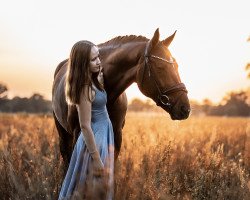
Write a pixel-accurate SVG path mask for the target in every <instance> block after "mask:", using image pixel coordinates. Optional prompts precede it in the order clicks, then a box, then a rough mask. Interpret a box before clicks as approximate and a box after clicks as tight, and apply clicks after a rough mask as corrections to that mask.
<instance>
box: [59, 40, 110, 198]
mask: <svg viewBox="0 0 250 200" xmlns="http://www.w3.org/2000/svg"><path fill="white" fill-rule="evenodd" d="M65 88H66V89H65V94H66V99H67V102H68V104H74V105H76V107H77V111H78V117H79V123H80V127H81V132H80V135H79V137H78V139H77V142H76V144H75V147H74V150H73V153H72V156H71V160H70V164H69V168H68V171H67V173H66V176H65V179H64V181H63V184H62V188H61V191H60V194H59V199H112V198H113V173H114V172H113V171H114V136H113V128H112V124H111V121H110V119H109V116H108V112H107V109H106V102H107V95H106V92H105V91H104V87H103V76H102V70H101V62H100V59H99V51H98V47H97V46H96V45H94V44H93V43H91V42H89V41H79V42H77V43H76V44H75V45H74V46H73V47H72V49H71V52H70V57H69V61H68V69H67V77H66V87H65Z"/></svg>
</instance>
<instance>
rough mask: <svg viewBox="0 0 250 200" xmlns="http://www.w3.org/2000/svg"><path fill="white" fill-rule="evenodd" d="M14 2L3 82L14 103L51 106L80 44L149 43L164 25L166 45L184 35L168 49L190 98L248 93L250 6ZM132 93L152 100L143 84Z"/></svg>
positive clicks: (2, 15) (0, 13) (242, 2)
mask: <svg viewBox="0 0 250 200" xmlns="http://www.w3.org/2000/svg"><path fill="white" fill-rule="evenodd" d="M14 2H15V7H13V1H10V2H4V4H3V6H2V7H1V8H0V25H1V27H2V32H1V33H0V44H1V45H0V56H1V57H0V74H1V76H0V82H2V83H4V84H6V85H7V86H8V89H9V90H8V96H9V97H10V98H12V97H14V96H20V97H30V96H31V95H32V94H34V93H39V94H41V95H43V96H44V97H45V99H48V100H51V87H52V82H53V74H54V70H55V68H56V66H57V64H59V63H60V62H61V61H62V60H64V59H65V58H67V57H68V55H69V51H70V49H71V47H72V46H73V44H74V43H75V42H76V41H78V40H82V39H88V40H90V41H93V42H94V43H96V44H98V43H102V42H105V41H107V40H109V39H111V38H113V37H116V36H119V35H143V36H146V37H147V38H149V39H150V38H151V37H152V36H153V33H154V31H155V30H156V28H158V27H159V29H160V38H161V39H164V38H166V37H168V36H169V35H171V34H172V33H173V32H174V31H175V30H177V34H176V36H175V39H174V40H173V42H172V44H171V45H170V47H169V49H170V51H171V53H172V55H173V56H174V57H175V58H176V60H177V62H178V64H179V73H180V76H181V79H182V81H183V82H184V83H185V85H186V86H187V89H188V90H189V98H190V99H191V100H196V101H202V100H203V99H210V100H211V101H212V102H213V103H218V102H219V101H221V100H222V98H223V97H224V96H225V95H226V94H227V93H229V92H230V91H238V90H243V89H246V88H249V80H248V79H247V72H246V71H245V66H246V64H247V63H248V62H250V48H249V44H250V43H249V41H247V40H248V39H249V36H250V29H249V26H248V23H249V22H248V20H249V19H250V13H249V12H248V8H249V7H250V2H249V1H246V0H239V1H237V2H228V1H226V0H223V1H220V2H217V1H215V0H213V1H206V2H199V1H198V0H192V1H189V2H181V1H175V2H172V1H157V2H158V4H157V3H156V1H154V2H144V1H142V0H137V1H131V0H130V1H127V2H122V1H119V2H117V1H114V0H108V1H105V2H102V1H100V2H99V6H98V4H96V2H81V1H71V3H68V2H64V1H53V2H50V1H40V2H33V1H31V0H25V1H22V2H19V1H14ZM85 7H88V8H93V10H91V9H84V8H85ZM58 8H60V9H58ZM121 8H123V9H121ZM140 8H143V9H140ZM165 8H170V9H165ZM104 9H106V11H105V13H104V14H102V13H103V10H104ZM10 10H11V12H10ZM127 10H129V14H128V13H127ZM145 13H150V15H149V14H145ZM232 13H234V14H233V15H232ZM114 16H117V17H114ZM100 30H101V34H100V33H99V32H100ZM13 58H14V59H13ZM20 77H21V78H20ZM126 93H127V96H128V100H129V101H130V100H132V99H133V98H139V99H142V100H146V99H147V98H146V97H145V96H143V95H142V93H141V92H140V91H139V90H138V88H137V86H136V84H132V85H131V86H130V87H129V88H128V89H127V90H126Z"/></svg>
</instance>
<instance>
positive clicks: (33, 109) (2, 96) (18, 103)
mask: <svg viewBox="0 0 250 200" xmlns="http://www.w3.org/2000/svg"><path fill="white" fill-rule="evenodd" d="M7 93H8V87H7V86H6V85H5V84H3V83H0V112H5V113H16V112H25V113H51V111H52V107H51V105H52V104H51V101H49V100H46V99H44V97H43V96H42V95H40V94H38V93H35V94H33V95H32V96H31V97H29V98H27V97H24V98H22V97H18V96H15V97H14V98H12V99H9V98H8V97H7V96H8V95H7Z"/></svg>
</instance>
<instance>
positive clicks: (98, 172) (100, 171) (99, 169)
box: [91, 151, 104, 177]
mask: <svg viewBox="0 0 250 200" xmlns="http://www.w3.org/2000/svg"><path fill="white" fill-rule="evenodd" d="M91 156H92V158H93V175H94V176H96V177H101V176H103V175H104V165H103V163H102V160H101V158H100V155H99V152H98V151H96V152H95V153H93V154H92V155H91Z"/></svg>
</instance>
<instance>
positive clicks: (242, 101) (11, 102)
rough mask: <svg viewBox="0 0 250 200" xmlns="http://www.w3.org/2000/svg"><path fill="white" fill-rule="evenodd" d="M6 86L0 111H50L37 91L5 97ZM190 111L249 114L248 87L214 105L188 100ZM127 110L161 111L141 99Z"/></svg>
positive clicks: (1, 93)
mask: <svg viewBox="0 0 250 200" xmlns="http://www.w3.org/2000/svg"><path fill="white" fill-rule="evenodd" d="M7 92H8V88H7V86H6V85H4V84H1V83H0V112H6V113H16V112H26V113H52V106H51V105H52V103H51V101H49V100H46V99H44V97H43V96H42V95H40V94H38V93H35V94H33V95H32V96H31V97H29V98H27V97H24V98H22V97H18V96H16V97H14V98H12V99H9V98H8V97H7ZM190 104H191V110H192V111H191V112H192V114H193V115H211V116H245V117H249V116H250V88H248V89H246V90H242V91H238V92H230V93H228V94H227V95H225V97H224V98H223V99H222V100H221V102H220V103H219V104H218V105H215V104H214V103H213V102H212V101H210V100H209V99H205V100H203V101H202V102H201V103H199V102H197V101H194V100H190ZM128 110H129V111H134V112H139V111H140V112H141V111H145V112H163V110H162V109H161V108H159V107H157V106H156V105H155V104H154V103H153V101H152V100H147V101H142V100H140V99H133V100H132V101H131V103H130V104H129V105H128Z"/></svg>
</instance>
